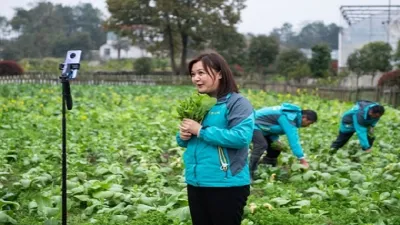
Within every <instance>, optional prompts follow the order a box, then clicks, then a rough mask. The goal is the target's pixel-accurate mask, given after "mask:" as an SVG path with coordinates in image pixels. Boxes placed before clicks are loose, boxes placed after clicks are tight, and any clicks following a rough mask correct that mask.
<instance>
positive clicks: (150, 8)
mask: <svg viewBox="0 0 400 225" xmlns="http://www.w3.org/2000/svg"><path fill="white" fill-rule="evenodd" d="M106 3H107V7H108V10H109V12H110V14H111V16H110V17H109V18H107V19H104V18H103V16H102V14H101V12H100V10H98V9H96V8H94V7H93V6H92V5H91V4H80V5H77V6H73V7H69V6H63V5H61V4H53V3H50V2H39V3H37V4H36V5H34V6H33V7H31V8H30V9H24V8H17V9H16V10H15V16H14V17H13V18H11V19H10V20H9V21H7V19H6V18H4V17H0V54H1V55H0V58H3V59H13V60H19V59H22V58H43V57H64V54H65V51H66V50H67V49H72V48H79V49H82V50H83V52H85V53H89V52H90V50H97V49H99V47H100V45H102V44H104V43H105V41H106V32H107V31H113V32H115V33H116V34H117V35H118V36H119V37H129V39H130V40H132V42H133V43H131V42H127V41H126V39H123V38H121V39H119V41H118V42H117V43H116V44H115V48H117V49H119V50H121V49H126V47H127V46H128V45H129V44H135V45H139V46H140V47H142V48H146V49H147V50H148V51H150V52H151V53H153V55H155V56H158V57H167V58H169V61H170V67H171V70H172V71H173V72H174V73H176V74H187V71H186V62H187V60H188V58H190V57H191V56H192V55H194V54H195V53H196V52H198V51H201V50H205V49H213V50H216V51H218V52H219V53H221V54H222V55H223V56H224V57H225V58H226V59H227V61H228V63H229V64H230V65H232V68H233V69H234V70H235V71H237V72H240V71H245V72H249V73H261V74H265V73H268V72H269V71H271V70H277V69H278V68H285V70H284V71H283V70H282V69H280V70H279V71H283V72H285V75H287V76H298V75H299V74H298V73H300V74H304V73H307V72H308V71H314V72H313V74H315V75H316V76H325V75H326V74H327V71H328V72H329V67H330V60H328V54H325V55H324V57H325V59H324V57H322V58H321V59H319V60H314V62H310V61H309V60H308V59H306V58H305V56H304V54H302V53H301V52H300V51H299V50H298V49H299V48H307V49H309V48H313V47H315V50H316V52H321V51H320V50H321V49H322V52H324V51H325V53H326V52H327V51H330V49H337V46H338V32H339V29H340V28H339V27H338V26H337V25H336V24H327V25H325V24H324V23H322V22H318V21H317V22H311V23H308V24H305V25H304V26H303V27H302V29H301V30H300V32H298V33H296V32H294V31H293V26H292V25H291V24H289V23H285V24H283V25H282V27H280V28H275V29H274V30H273V31H271V32H270V34H268V35H254V34H251V33H249V34H242V33H239V32H238V31H237V28H236V26H237V24H238V23H239V22H240V20H241V16H240V13H241V12H242V10H243V9H245V7H246V4H245V3H246V1H245V0H210V1H200V0H191V1H179V0H152V1H150V0H130V1H125V0H106ZM9 34H13V35H11V36H10V35H9ZM12 36H14V37H12ZM6 37H7V38H6ZM321 46H323V47H322V48H321ZM318 49H319V50H318ZM314 52H315V51H314ZM279 54H283V55H279ZM296 54H297V56H298V60H296V63H294V64H293V65H292V64H291V65H290V68H289V69H288V67H286V66H282V65H281V66H278V62H279V61H280V62H285V61H287V60H285V58H287V57H289V58H290V57H292V55H293V56H296ZM316 55H320V54H319V53H318V54H316ZM86 56H87V55H86ZM86 56H85V57H86ZM86 58H87V57H86ZM293 58H296V57H293ZM314 58H315V57H314ZM329 59H330V56H329ZM318 61H319V62H318ZM322 61H323V62H322ZM328 61H329V62H328ZM321 62H322V63H321ZM281 64H282V63H281ZM319 64H321V65H322V64H324V68H325V67H328V69H327V70H325V69H322V70H323V71H322V70H321V69H317V68H316V65H319ZM317 67H318V66H317ZM294 68H296V70H295V69H294ZM293 71H297V72H293ZM299 71H300V72H299ZM318 71H319V72H318Z"/></svg>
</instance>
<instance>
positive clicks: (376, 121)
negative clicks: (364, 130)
mask: <svg viewBox="0 0 400 225" xmlns="http://www.w3.org/2000/svg"><path fill="white" fill-rule="evenodd" d="M378 121H379V119H375V120H374V121H373V122H372V124H371V127H375V126H376V124H377V123H378Z"/></svg>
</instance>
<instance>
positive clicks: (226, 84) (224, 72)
mask: <svg viewBox="0 0 400 225" xmlns="http://www.w3.org/2000/svg"><path fill="white" fill-rule="evenodd" d="M199 61H201V62H202V63H203V67H204V69H205V70H206V72H207V74H208V75H209V76H211V77H212V78H213V79H214V80H215V79H217V78H216V74H213V73H212V71H211V69H214V70H215V71H217V72H220V74H221V79H220V81H219V87H218V93H217V97H218V98H219V97H223V96H225V95H227V94H229V93H231V92H236V93H239V88H238V87H237V85H236V82H235V79H234V78H233V74H232V71H231V69H230V68H229V65H228V63H227V62H226V61H225V59H224V58H223V57H222V56H221V55H220V54H218V53H216V52H208V53H202V54H200V55H199V56H197V57H196V58H194V59H193V60H192V61H190V62H189V66H188V69H189V73H191V72H192V67H193V65H194V64H195V63H197V62H199Z"/></svg>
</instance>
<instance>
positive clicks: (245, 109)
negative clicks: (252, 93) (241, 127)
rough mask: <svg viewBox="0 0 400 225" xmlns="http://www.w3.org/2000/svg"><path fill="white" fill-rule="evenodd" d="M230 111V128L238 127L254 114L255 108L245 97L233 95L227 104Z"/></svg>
mask: <svg viewBox="0 0 400 225" xmlns="http://www.w3.org/2000/svg"><path fill="white" fill-rule="evenodd" d="M226 107H227V109H228V115H227V120H228V128H232V127H234V126H236V125H238V124H239V123H240V122H242V121H243V120H245V119H246V118H248V117H249V116H251V115H252V114H253V113H254V109H253V106H252V105H251V103H250V102H249V100H247V99H246V98H244V97H243V96H241V95H240V94H237V93H233V94H232V96H231V97H230V98H229V99H228V102H227V103H226Z"/></svg>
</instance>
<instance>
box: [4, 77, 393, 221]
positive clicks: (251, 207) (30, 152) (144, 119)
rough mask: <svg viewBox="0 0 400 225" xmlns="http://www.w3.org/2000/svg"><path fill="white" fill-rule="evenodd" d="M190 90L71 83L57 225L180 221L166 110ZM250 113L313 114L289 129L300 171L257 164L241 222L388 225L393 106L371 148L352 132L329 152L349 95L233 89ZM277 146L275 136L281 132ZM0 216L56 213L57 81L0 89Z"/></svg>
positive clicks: (180, 186)
mask: <svg viewBox="0 0 400 225" xmlns="http://www.w3.org/2000/svg"><path fill="white" fill-rule="evenodd" d="M193 91H194V89H193V88H192V87H169V86H162V87H161V86H153V87H149V86H72V95H73V98H74V108H73V109H72V110H71V111H68V112H67V134H68V137H67V140H68V142H67V150H68V153H69V154H68V166H69V167H68V208H69V214H68V221H69V224H83V225H89V224H97V225H100V224H101V225H106V224H107V225H112V224H137V225H144V224H159V225H173V224H175V225H179V224H182V225H188V224H191V223H190V214H189V209H188V207H187V197H186V189H185V183H184V179H183V176H182V175H183V169H184V168H183V164H182V159H181V155H182V153H183V149H182V148H179V147H177V144H176V141H175V134H176V132H177V130H178V124H179V122H180V121H179V119H178V114H177V112H176V109H177V107H178V104H179V100H182V99H183V98H186V97H188V96H190V95H191V94H192V93H193ZM242 94H244V95H245V96H246V97H248V98H249V99H250V101H251V102H252V103H253V105H254V107H255V108H256V109H258V108H260V107H263V106H273V105H278V104H281V103H282V102H292V103H295V104H298V105H300V106H302V107H303V108H309V109H314V110H316V111H317V112H318V117H319V119H318V122H317V123H316V124H314V125H312V126H311V127H310V128H305V129H300V135H301V142H302V145H303V148H304V150H305V153H306V155H307V158H308V159H309V162H310V169H308V170H306V171H304V170H303V169H302V168H301V166H300V165H299V164H297V162H296V160H295V158H294V156H292V154H291V152H290V151H287V152H284V153H283V154H282V155H281V157H280V166H279V167H278V168H270V167H267V166H264V165H261V166H260V167H259V170H258V174H259V177H260V179H258V180H256V181H255V183H254V184H253V185H252V188H251V195H250V197H249V199H248V204H247V206H246V209H245V218H244V220H243V223H242V224H246V225H251V224H253V225H261V224H268V225H282V224H284V225H351V224H376V225H384V224H386V225H389V224H400V180H399V178H400V162H399V159H400V142H399V139H400V129H399V127H400V111H398V110H395V109H392V108H390V107H386V108H387V110H386V112H385V115H384V116H383V117H382V119H381V121H380V122H379V123H378V125H377V127H376V128H375V135H376V137H377V140H376V142H375V144H374V147H373V149H372V153H371V154H365V153H363V152H362V151H361V150H360V148H359V145H358V141H357V138H356V136H355V135H354V137H353V138H352V139H351V141H350V142H349V143H348V144H347V145H346V146H345V147H344V148H343V149H342V150H340V151H338V153H337V154H335V155H333V156H332V155H330V154H329V153H328V152H329V145H330V144H331V142H332V141H333V140H334V138H335V137H336V134H337V132H338V123H339V119H340V116H341V114H342V113H343V112H344V111H345V110H347V109H349V108H350V107H351V106H352V104H351V103H342V102H339V101H332V100H330V101H328V100H322V99H320V98H319V97H318V96H314V95H313V94H312V93H302V92H301V91H299V92H298V95H296V96H291V95H282V94H274V93H265V92H262V91H253V90H244V91H243V92H242ZM282 139H283V141H284V142H286V140H285V139H284V138H282ZM0 160H1V161H0V165H1V166H0V224H29V225H39V224H46V225H53V224H60V221H61V219H60V218H61V187H60V184H61V85H60V86H48V85H2V86H1V87H0Z"/></svg>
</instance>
